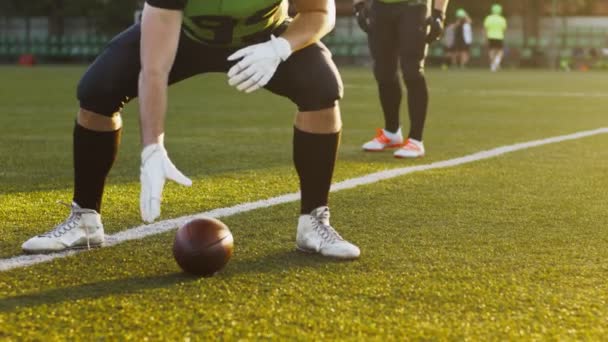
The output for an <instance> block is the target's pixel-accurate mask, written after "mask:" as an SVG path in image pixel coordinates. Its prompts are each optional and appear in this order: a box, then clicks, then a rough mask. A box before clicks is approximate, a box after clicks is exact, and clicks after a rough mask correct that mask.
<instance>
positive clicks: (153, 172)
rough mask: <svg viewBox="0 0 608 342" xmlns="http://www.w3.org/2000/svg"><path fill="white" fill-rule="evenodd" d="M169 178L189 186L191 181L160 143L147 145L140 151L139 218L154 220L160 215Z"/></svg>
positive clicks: (148, 220)
mask: <svg viewBox="0 0 608 342" xmlns="http://www.w3.org/2000/svg"><path fill="white" fill-rule="evenodd" d="M166 179H170V180H173V181H175V182H177V183H179V184H181V185H185V186H191V185H192V181H191V180H190V179H189V178H188V177H186V176H184V174H183V173H181V172H180V171H179V170H178V169H177V168H176V167H175V165H173V163H172V162H171V160H169V156H168V155H167V150H165V147H164V146H163V145H162V144H152V145H148V146H146V147H145V148H144V150H143V151H142V152H141V174H140V181H141V197H140V209H141V218H142V219H143V220H144V221H145V222H148V223H150V222H154V220H155V219H156V218H158V217H159V216H160V202H161V199H162V193H163V187H164V186H165V180H166Z"/></svg>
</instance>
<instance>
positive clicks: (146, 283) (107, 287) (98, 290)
mask: <svg viewBox="0 0 608 342" xmlns="http://www.w3.org/2000/svg"><path fill="white" fill-rule="evenodd" d="M196 280H197V278H195V277H191V276H188V275H186V274H183V273H170V274H165V275H162V276H150V277H137V278H126V279H124V278H123V279H116V280H109V281H101V282H97V283H91V284H83V285H78V286H71V287H64V288H59V289H53V290H49V291H42V292H38V293H32V294H27V295H23V296H17V297H9V298H4V299H0V312H10V311H14V310H16V309H19V308H25V307H36V306H40V305H48V304H57V303H63V302H72V301H76V300H79V299H97V298H102V297H106V296H109V295H115V294H117V293H121V294H128V293H135V292H138V291H141V290H148V289H156V288H162V287H169V286H172V285H175V284H178V283H184V282H189V281H196Z"/></svg>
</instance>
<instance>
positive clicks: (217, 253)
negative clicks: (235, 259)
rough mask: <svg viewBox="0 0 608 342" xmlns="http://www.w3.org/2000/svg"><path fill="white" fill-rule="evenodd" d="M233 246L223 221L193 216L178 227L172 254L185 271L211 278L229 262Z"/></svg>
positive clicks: (230, 235)
mask: <svg viewBox="0 0 608 342" xmlns="http://www.w3.org/2000/svg"><path fill="white" fill-rule="evenodd" d="M233 247H234V241H233V238H232V234H231V233H230V230H228V227H227V226H226V225H225V224H224V223H223V222H222V221H220V220H216V219H214V218H201V219H194V220H192V221H189V222H188V223H186V224H185V225H183V226H182V227H180V228H179V229H178V230H177V233H176V234H175V241H174V242H173V256H174V257H175V261H176V262H177V264H178V265H179V266H180V267H181V268H182V270H184V272H186V273H190V274H194V275H198V276H205V277H210V276H212V275H214V274H215V273H216V272H217V271H219V270H221V269H222V268H223V267H224V266H225V265H226V264H227V263H228V260H230V257H231V256H232V249H233Z"/></svg>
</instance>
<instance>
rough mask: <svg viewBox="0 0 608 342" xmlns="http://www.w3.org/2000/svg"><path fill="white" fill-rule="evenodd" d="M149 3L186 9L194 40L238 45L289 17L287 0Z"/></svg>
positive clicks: (186, 22) (255, 39) (188, 30)
mask: <svg viewBox="0 0 608 342" xmlns="http://www.w3.org/2000/svg"><path fill="white" fill-rule="evenodd" d="M146 2H147V3H148V4H149V5H151V6H154V7H160V8H167V9H176V10H183V12H184V19H183V25H182V28H183V30H184V33H185V34H186V35H187V36H188V37H190V38H191V39H193V40H195V41H198V42H200V43H202V44H207V45H213V46H232V47H238V46H243V45H248V44H251V43H254V42H258V41H260V39H263V38H264V37H268V36H269V35H270V33H271V32H272V31H273V30H275V29H276V28H277V27H279V26H280V25H281V24H282V23H283V22H284V21H285V20H286V19H287V18H288V14H287V11H288V9H289V3H288V1H287V0H147V1H146Z"/></svg>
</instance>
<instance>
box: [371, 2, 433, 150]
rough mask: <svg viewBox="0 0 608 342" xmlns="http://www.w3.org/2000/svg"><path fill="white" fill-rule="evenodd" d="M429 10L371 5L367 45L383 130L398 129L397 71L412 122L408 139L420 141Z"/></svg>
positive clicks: (425, 94) (425, 98) (425, 95)
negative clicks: (371, 62) (378, 98)
mask: <svg viewBox="0 0 608 342" xmlns="http://www.w3.org/2000/svg"><path fill="white" fill-rule="evenodd" d="M427 15H428V8H427V7H426V6H424V5H409V4H407V2H399V3H383V2H380V1H373V2H372V7H371V17H370V30H369V34H368V42H369V48H370V52H371V55H372V58H373V62H374V76H375V78H376V81H377V82H378V90H379V93H380V101H381V103H382V108H383V111H384V117H385V124H386V127H385V128H386V129H387V130H389V131H392V132H396V131H397V129H398V128H399V126H400V124H399V107H400V104H401V85H400V82H399V74H398V70H399V67H400V68H401V72H402V75H403V80H404V82H405V84H406V86H407V88H408V106H409V115H410V121H411V126H412V127H411V130H410V137H412V138H414V139H417V140H422V130H423V127H424V121H425V118H426V111H427V105H428V91H427V88H426V81H425V79H424V60H425V58H426V52H427V44H426V35H427V24H426V18H427Z"/></svg>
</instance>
